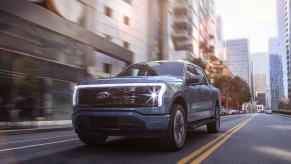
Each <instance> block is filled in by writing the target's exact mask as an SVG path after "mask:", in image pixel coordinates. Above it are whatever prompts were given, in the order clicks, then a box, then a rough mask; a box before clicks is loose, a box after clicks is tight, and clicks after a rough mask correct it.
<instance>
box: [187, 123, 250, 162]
mask: <svg viewBox="0 0 291 164" xmlns="http://www.w3.org/2000/svg"><path fill="white" fill-rule="evenodd" d="M252 119H253V117H251V118H250V119H248V120H247V121H246V122H244V123H243V124H242V125H240V126H239V127H238V128H236V129H235V130H233V131H232V132H231V133H229V134H227V135H226V136H225V137H224V138H223V139H222V140H220V141H219V142H218V143H216V144H215V145H213V146H212V147H210V149H208V150H207V151H206V152H204V153H203V154H202V155H200V156H199V157H198V158H197V159H195V160H194V161H193V162H191V164H198V163H201V162H202V161H203V160H204V159H206V158H207V157H208V156H209V155H211V154H212V153H213V152H214V151H215V150H216V149H218V148H219V147H220V146H221V145H222V144H223V143H225V142H226V141H227V140H228V139H229V138H230V137H232V136H233V135H234V134H235V133H236V132H237V131H239V130H240V129H241V128H242V127H244V126H245V125H246V124H247V123H248V122H250V121H251V120H252Z"/></svg>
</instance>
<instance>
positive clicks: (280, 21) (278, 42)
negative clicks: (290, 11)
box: [269, 0, 288, 96]
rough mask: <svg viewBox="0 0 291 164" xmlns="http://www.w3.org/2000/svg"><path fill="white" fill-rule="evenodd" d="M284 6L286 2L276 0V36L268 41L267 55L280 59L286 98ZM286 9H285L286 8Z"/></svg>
mask: <svg viewBox="0 0 291 164" xmlns="http://www.w3.org/2000/svg"><path fill="white" fill-rule="evenodd" d="M285 4H286V5H287V0H286V2H285V0H276V11H277V12H276V13H277V17H276V18H277V29H278V31H277V36H276V37H275V38H270V39H269V54H278V55H280V56H281V59H282V69H283V85H284V95H285V96H287V88H288V83H287V62H286V35H285V18H286V19H287V17H286V16H287V10H286V15H285ZM286 7H287V6H286ZM286 9H287V8H286Z"/></svg>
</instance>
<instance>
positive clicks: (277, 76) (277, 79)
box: [270, 54, 284, 110]
mask: <svg viewBox="0 0 291 164" xmlns="http://www.w3.org/2000/svg"><path fill="white" fill-rule="evenodd" d="M282 67H283V66H282V61H281V56H280V55H277V54H270V94H271V108H272V109H274V110H277V109H279V102H280V100H281V99H283V98H284V88H283V87H284V86H283V69H282Z"/></svg>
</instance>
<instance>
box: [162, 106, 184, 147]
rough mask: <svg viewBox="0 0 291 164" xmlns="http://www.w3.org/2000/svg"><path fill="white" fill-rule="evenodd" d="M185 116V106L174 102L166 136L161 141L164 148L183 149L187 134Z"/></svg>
mask: <svg viewBox="0 0 291 164" xmlns="http://www.w3.org/2000/svg"><path fill="white" fill-rule="evenodd" d="M185 116H186V115H185V109H184V107H183V106H182V105H180V104H174V105H173V107H172V109H171V116H170V122H169V126H168V130H167V133H166V136H165V137H164V138H162V139H161V142H160V143H161V145H162V147H163V148H165V149H168V150H181V149H182V147H183V146H184V143H185V140H186V135H187V127H186V117H185Z"/></svg>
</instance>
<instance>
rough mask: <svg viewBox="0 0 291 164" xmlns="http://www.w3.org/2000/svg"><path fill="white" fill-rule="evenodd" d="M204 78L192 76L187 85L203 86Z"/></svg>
mask: <svg viewBox="0 0 291 164" xmlns="http://www.w3.org/2000/svg"><path fill="white" fill-rule="evenodd" d="M202 81H203V80H202V77H201V76H191V77H189V78H188V79H187V84H188V85H189V84H192V85H198V84H202Z"/></svg>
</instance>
